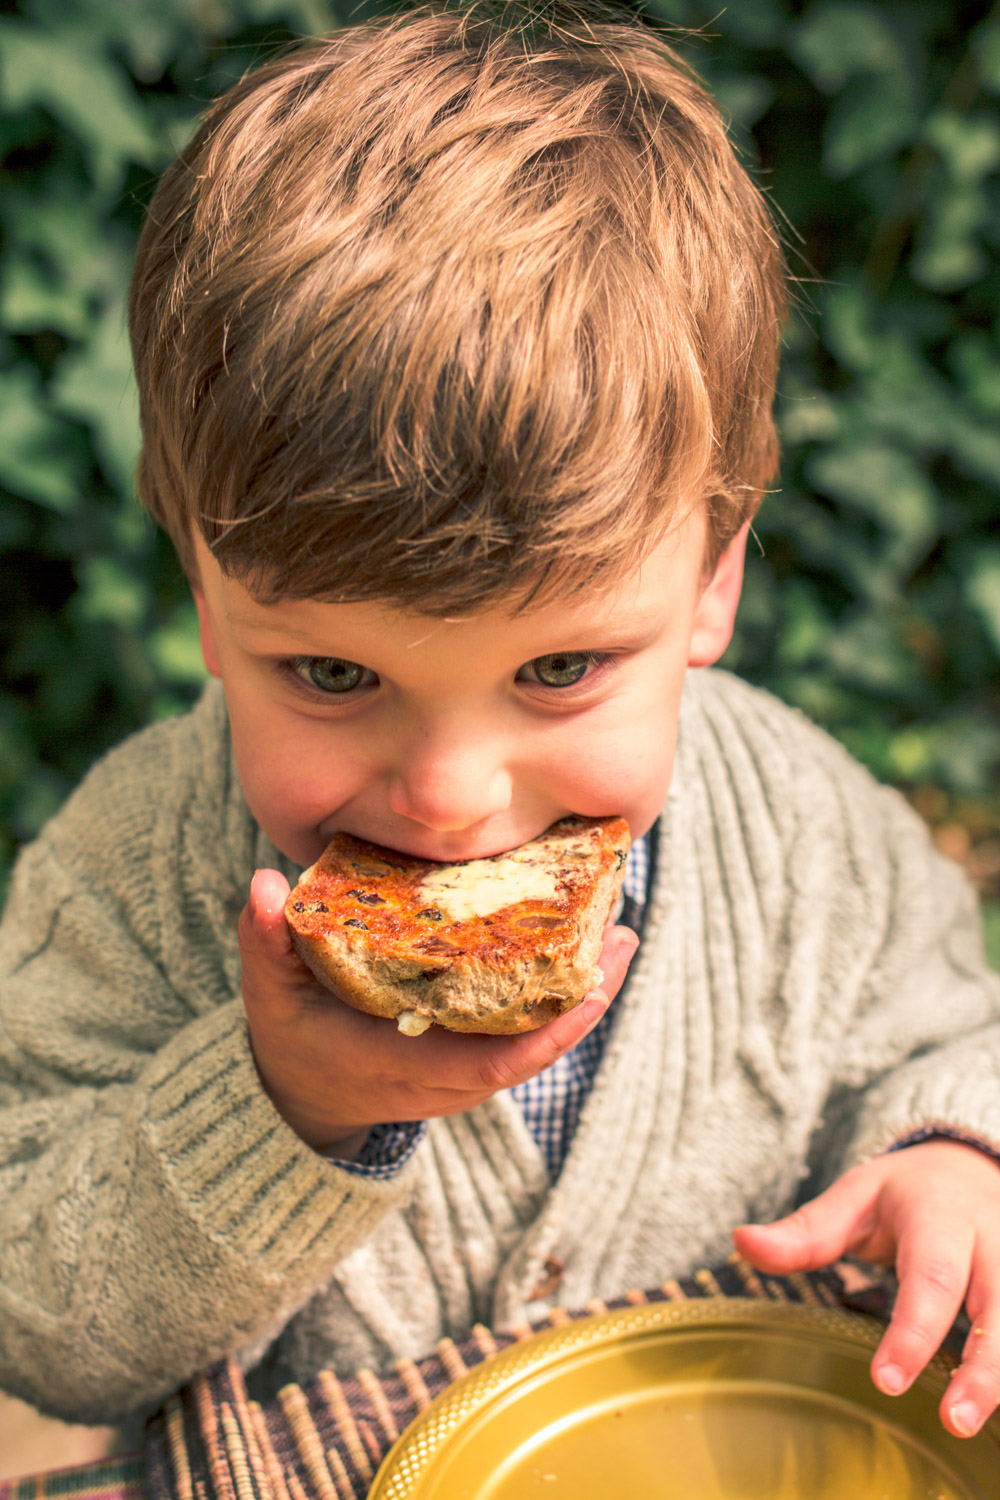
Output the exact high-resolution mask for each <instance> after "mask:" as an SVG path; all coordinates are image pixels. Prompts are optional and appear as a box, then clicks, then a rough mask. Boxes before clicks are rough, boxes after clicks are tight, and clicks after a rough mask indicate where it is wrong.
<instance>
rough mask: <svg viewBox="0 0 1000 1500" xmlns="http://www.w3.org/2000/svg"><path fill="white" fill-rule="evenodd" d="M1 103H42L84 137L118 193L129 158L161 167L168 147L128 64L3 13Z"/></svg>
mask: <svg viewBox="0 0 1000 1500" xmlns="http://www.w3.org/2000/svg"><path fill="white" fill-rule="evenodd" d="M0 103H2V104H3V106H4V107H5V108H6V109H7V110H10V111H12V112H13V111H17V110H23V109H26V108H27V107H28V106H29V105H32V104H39V105H41V106H42V108H43V109H47V110H48V111H49V112H50V114H52V115H54V116H55V118H56V119H57V120H59V121H60V123H61V124H63V125H64V126H65V127H66V128H67V129H68V130H70V131H71V132H72V133H73V134H74V135H75V136H77V137H78V139H79V141H80V145H81V146H82V148H83V150H84V152H85V154H86V156H87V158H88V160H89V162H90V166H91V171H92V173H93V177H94V182H95V184H96V185H97V187H98V188H100V189H101V190H102V191H103V192H105V193H113V192H116V191H117V189H118V188H119V187H120V186H121V182H122V177H123V175H124V171H125V167H126V165H127V163H128V162H130V161H134V162H138V163H140V164H141V165H144V166H150V167H151V166H154V165H156V164H157V163H158V162H159V161H160V158H161V154H162V153H161V149H160V146H159V143H158V142H157V141H156V139H155V137H154V136H153V134H152V132H151V131H150V130H149V127H148V126H147V124H146V119H145V116H144V115H143V112H142V109H141V108H140V105H139V101H138V99H137V98H136V96H135V94H134V92H133V90H132V89H131V87H130V85H129V83H128V82H127V80H126V78H125V75H124V74H123V73H122V71H121V69H120V68H119V67H118V66H117V65H116V64H115V63H113V62H112V61H111V60H110V59H109V58H107V57H105V56H102V55H101V54H100V53H99V52H96V51H89V50H88V49H87V48H85V47H83V46H81V45H80V43H79V41H78V40H76V39H74V41H73V43H72V44H70V43H69V42H65V41H63V40H62V39H61V38H59V37H58V36H51V35H46V34H44V33H43V32H41V31H39V30H38V29H36V28H35V27H32V26H28V25H25V24H24V23H23V22H20V21H11V20H6V19H0Z"/></svg>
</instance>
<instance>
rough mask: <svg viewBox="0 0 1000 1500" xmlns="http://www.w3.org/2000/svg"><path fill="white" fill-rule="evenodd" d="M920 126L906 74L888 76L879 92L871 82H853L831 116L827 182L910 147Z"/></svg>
mask: <svg viewBox="0 0 1000 1500" xmlns="http://www.w3.org/2000/svg"><path fill="white" fill-rule="evenodd" d="M919 126H920V120H919V116H918V114H917V109H916V102H915V99H914V92H913V85H912V82H911V81H910V78H909V77H908V75H907V74H906V73H902V72H900V73H887V74H885V76H884V77H881V78H879V80H878V84H877V86H873V82H872V80H871V79H870V78H857V79H854V80H852V81H851V82H850V83H849V84H848V85H847V87H846V88H845V89H844V90H843V92H842V93H841V95H840V97H839V98H838V99H837V101H836V103H835V104H834V106H833V108H832V110H831V111H830V115H829V118H828V120H827V127H826V132H825V135H824V139H823V166H824V168H825V169H826V171H827V172H829V174H830V176H831V177H849V176H850V175H851V174H852V173H853V172H857V171H859V170H860V169H861V168H862V167H868V166H870V165H871V164H872V163H873V162H877V161H881V160H882V158H883V157H886V156H889V155H891V154H892V152H894V151H897V150H899V148H900V147H901V146H906V145H909V144H910V142H911V141H913V140H914V139H915V137H916V136H917V134H918V131H919Z"/></svg>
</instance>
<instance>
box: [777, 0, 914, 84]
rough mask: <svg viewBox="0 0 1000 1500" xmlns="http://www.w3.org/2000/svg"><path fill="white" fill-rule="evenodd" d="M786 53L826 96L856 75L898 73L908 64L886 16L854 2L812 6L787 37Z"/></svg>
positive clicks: (833, 0)
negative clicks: (787, 52) (794, 59)
mask: <svg viewBox="0 0 1000 1500" xmlns="http://www.w3.org/2000/svg"><path fill="white" fill-rule="evenodd" d="M788 50H789V52H790V53H791V54H792V56H793V57H794V58H796V60H797V61H798V62H799V64H800V65H801V67H802V68H803V70H804V71H805V72H806V73H807V74H808V76H809V77H810V78H811V79H812V81H813V83H815V85H816V87H817V88H819V89H822V90H823V92H824V93H827V94H834V93H837V92H838V91H839V90H840V89H842V88H843V87H844V85H845V84H846V83H848V82H849V80H850V79H852V78H856V77H857V76H858V75H859V74H872V73H878V74H885V73H899V72H902V71H903V70H904V69H905V67H906V58H905V55H904V53H903V51H902V49H901V48H900V45H899V41H898V36H897V34H896V32H895V31H894V29H893V27H892V26H891V25H890V22H889V18H888V16H887V15H886V14H885V11H884V10H882V9H881V8H880V7H878V6H876V5H865V4H857V3H853V0H828V3H826V4H820V5H815V6H813V7H812V9H811V10H810V11H809V12H808V14H807V15H806V16H805V18H804V19H803V20H802V21H800V22H799V24H798V25H797V26H794V27H792V29H791V30H790V32H789V36H788Z"/></svg>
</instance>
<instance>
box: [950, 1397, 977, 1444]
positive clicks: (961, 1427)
mask: <svg viewBox="0 0 1000 1500" xmlns="http://www.w3.org/2000/svg"><path fill="white" fill-rule="evenodd" d="M951 1422H952V1426H953V1427H954V1428H955V1431H956V1432H960V1433H961V1434H962V1436H963V1437H971V1436H972V1434H973V1433H974V1432H978V1431H979V1413H978V1411H977V1410H976V1408H975V1407H974V1406H973V1404H972V1402H971V1401H960V1402H959V1403H958V1405H957V1406H953V1407H952V1409H951Z"/></svg>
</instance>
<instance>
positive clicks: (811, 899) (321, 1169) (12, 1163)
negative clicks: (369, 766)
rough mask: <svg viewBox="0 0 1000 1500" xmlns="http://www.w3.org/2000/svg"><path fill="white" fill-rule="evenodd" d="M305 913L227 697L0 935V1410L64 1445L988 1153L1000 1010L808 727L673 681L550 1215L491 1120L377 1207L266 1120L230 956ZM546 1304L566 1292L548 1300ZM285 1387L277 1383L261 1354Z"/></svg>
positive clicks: (734, 686) (415, 1343)
mask: <svg viewBox="0 0 1000 1500" xmlns="http://www.w3.org/2000/svg"><path fill="white" fill-rule="evenodd" d="M262 865H275V866H277V867H278V868H281V869H283V870H284V871H285V873H286V874H287V875H288V876H289V877H293V876H294V875H295V873H296V872H295V871H294V869H292V868H290V866H289V864H288V861H287V860H285V859H284V858H283V857H282V856H281V855H279V854H278V853H277V851H276V850H275V849H274V848H273V847H272V846H271V845H270V844H269V843H268V841H267V840H266V839H265V838H264V836H263V834H262V833H261V831H260V830H259V828H258V827H257V826H256V824H255V823H254V821H253V819H252V817H251V815H250V813H249V812H248V809H247V807H246V804H245V802H244V799H243V796H242V794H241V791H240V788H239V785H238V782H237V779H236V775H235V771H234V767H233V760H232V753H231V748H230V744H229V739H228V732H227V724H226V715H225V707H224V702H223V699H222V696H221V693H220V691H219V689H218V688H217V686H216V685H214V684H213V685H212V686H210V687H209V688H208V689H207V690H206V692H205V694H204V696H203V698H202V699H201V701H200V703H199V704H198V706H197V707H196V708H195V709H194V710H193V711H192V712H191V713H190V714H187V715H184V716H182V717H179V718H176V719H173V720H170V721H167V722H164V723H160V724H157V725H155V726H153V727H152V728H150V729H148V730H145V731H143V732H141V733H140V734H138V735H136V736H134V737H133V738H132V739H130V740H128V741H126V743H125V744H124V745H122V746H121V747H119V748H118V749H117V750H116V751H114V752H112V753H111V754H110V755H108V756H107V757H105V759H104V760H102V761H101V762H99V763H98V764H97V765H96V766H95V767H94V769H93V770H92V771H91V773H90V774H89V775H88V776H87V778H86V779H85V781H84V782H83V784H82V785H81V786H80V788H79V789H78V790H77V792H76V793H75V794H74V795H73V796H72V797H71V798H70V800H69V801H68V803H67V804H66V806H65V807H64V808H63V810H62V811H61V812H60V813H59V814H58V815H57V817H55V818H54V819H53V820H52V822H51V823H50V824H49V825H48V826H47V827H46V829H45V830H44V831H43V833H42V834H41V836H40V837H39V838H38V839H37V840H36V841H35V842H34V843H33V844H32V845H30V846H29V847H28V848H27V849H26V850H25V851H24V852H23V854H22V856H21V858H20V860H19V862H18V864H17V867H16V871H15V874H14V878H13V881H12V886H11V890H10V896H9V900H8V905H7V911H6V914H5V918H4V921H3V924H2V928H0V1388H4V1389H7V1390H10V1391H12V1392H14V1393H16V1394H18V1395H20V1396H21V1397H22V1398H24V1399H26V1400H29V1401H31V1402H33V1403H35V1404H36V1405H38V1406H40V1407H42V1408H43V1409H44V1410H47V1411H50V1412H52V1413H54V1414H56V1415H61V1416H63V1417H66V1418H70V1419H75V1420H78V1421H109V1420H116V1419H118V1418H120V1417H121V1416H122V1415H123V1414H125V1413H127V1412H129V1411H134V1410H136V1409H138V1408H141V1407H143V1406H145V1405H147V1404H150V1403H153V1402H155V1401H157V1400H159V1399H161V1398H162V1397H163V1396H164V1395H165V1394H166V1393H167V1392H169V1391H170V1390H171V1389H172V1388H174V1387H176V1386H177V1385H178V1384H180V1383H181V1382H182V1381H183V1380H185V1379H186V1378H187V1377H189V1376H190V1375H192V1374H193V1373H194V1372H195V1371H196V1370H198V1369H200V1368H203V1367H204V1366H207V1365H208V1364H210V1363H211V1362H212V1361H214V1360H216V1359H217V1358H219V1357H220V1356H221V1355H223V1354H224V1353H227V1352H230V1351H235V1352H236V1353H237V1355H238V1357H239V1358H240V1359H241V1361H242V1363H243V1364H244V1366H245V1367H247V1368H249V1367H251V1366H252V1365H254V1364H255V1363H256V1362H257V1361H258V1360H260V1359H261V1358H262V1356H263V1355H264V1353H265V1351H267V1350H268V1348H269V1346H270V1345H272V1343H273V1342H274V1341H276V1340H277V1341H279V1342H278V1348H279V1349H280V1353H281V1360H282V1364H283V1367H284V1368H285V1369H288V1370H290V1371H291V1372H292V1373H293V1374H294V1375H295V1376H296V1377H297V1378H299V1379H303V1378H306V1377H308V1375H309V1374H311V1373H312V1372H314V1371H315V1370H316V1369H317V1368H319V1367H320V1366H322V1365H330V1366H332V1367H333V1368H335V1369H338V1370H341V1371H345V1370H353V1369H354V1368H357V1367H358V1366H359V1365H362V1364H368V1365H377V1364H379V1363H381V1362H384V1361H386V1360H388V1359H390V1358H392V1357H397V1356H401V1355H411V1356H415V1357H419V1356H421V1355H423V1354H425V1353H427V1352H428V1351H429V1350H431V1349H432V1348H433V1346H434V1343H435V1341H436V1340H438V1339H439V1338H441V1337H442V1336H444V1335H451V1336H453V1337H457V1336H459V1335H462V1334H464V1333H465V1332H466V1331H467V1330H468V1329H469V1328H470V1326H471V1325H472V1324H473V1323H474V1322H476V1321H483V1322H486V1323H488V1324H491V1325H493V1326H496V1327H501V1328H502V1327H504V1326H505V1325H510V1324H511V1323H512V1322H514V1321H516V1320H520V1319H524V1318H533V1317H537V1316H540V1315H542V1314H543V1313H544V1311H545V1310H546V1308H547V1307H548V1305H549V1304H548V1303H547V1302H546V1301H545V1300H544V1298H541V1297H539V1296H538V1295H537V1289H538V1284H539V1283H540V1282H542V1281H543V1280H544V1279H545V1272H544V1267H545V1263H546V1261H547V1260H550V1258H551V1259H552V1260H555V1261H558V1262H559V1263H560V1264H561V1266H562V1268H563V1272H562V1280H561V1284H560V1285H559V1287H558V1289H557V1294H556V1295H557V1297H558V1300H559V1302H560V1303H562V1304H563V1305H565V1306H580V1305H583V1304H585V1303H586V1302H587V1300H588V1299H589V1298H591V1297H594V1296H604V1297H609V1296H615V1295H617V1294H620V1293H621V1292H622V1291H623V1290H625V1289H627V1288H629V1287H633V1286H639V1285H643V1284H645V1285H652V1284H655V1283H657V1282H659V1281H661V1280H662V1279H663V1278H665V1277H667V1276H677V1275H681V1274H684V1273H685V1272H687V1271H688V1270H690V1269H691V1268H692V1267H694V1266H696V1265H697V1264H699V1263H706V1262H709V1263H710V1262H712V1261H715V1260H718V1259H721V1258H723V1257H725V1255H726V1254H727V1253H728V1251H729V1249H730V1233H731V1230H732V1228H733V1227H734V1226H735V1225H737V1224H740V1223H743V1222H745V1221H747V1220H760V1219H767V1218H769V1217H771V1216H773V1215H775V1214H777V1213H780V1212H782V1211H784V1210H786V1209H787V1208H788V1207H789V1206H790V1205H791V1204H792V1203H793V1201H795V1199H796V1197H797V1195H800V1194H801V1193H802V1192H804V1191H814V1190H815V1189H817V1188H819V1187H822V1185H823V1184H825V1183H827V1182H829V1181H830V1180H832V1178H833V1177H835V1176H836V1175H837V1174H838V1173H840V1172H841V1171H842V1170H843V1169H844V1168H845V1167H846V1166H848V1165H850V1164H851V1163H854V1162H857V1161H859V1160H862V1159H865V1158H867V1157H870V1156H872V1155H873V1154H875V1153H877V1152H880V1151H882V1150H884V1149H885V1148H887V1147H888V1146H889V1145H891V1144H892V1143H893V1142H894V1141H897V1140H899V1139H900V1138H904V1137H906V1136H907V1135H909V1134H910V1133H911V1132H913V1131H915V1130H919V1129H921V1128H923V1127H927V1126H933V1127H938V1128H943V1129H947V1130H951V1131H955V1132H958V1133H961V1134H966V1135H969V1136H972V1137H974V1138H975V1139H976V1140H978V1141H980V1142H982V1143H983V1144H984V1145H985V1146H986V1147H987V1148H996V1149H1000V976H998V975H996V974H993V973H991V972H990V971H989V970H988V969H987V968H986V967H985V965H984V961H983V957H982V951H981V942H980V937H979V929H978V914H977V911H976V902H975V898H974V895H973V893H972V892H971V891H970V889H969V888H968V886H967V884H966V882H965V880H964V878H963V877H962V875H961V874H960V872H959V870H958V869H957V867H955V866H953V865H951V864H950V863H949V862H947V861H945V860H944V859H942V858H941V857H940V856H938V855H937V854H936V853H935V851H934V850H933V848H932V846H931V844H930V841H929V840H928V838H927V836H926V834H925V832H924V829H923V827H922V825H921V824H920V822H919V820H918V819H917V818H916V817H915V816H914V815H913V814H912V813H911V812H910V810H909V809H908V808H907V807H906V805H905V803H904V802H903V800H902V799H901V798H900V797H899V796H897V795H896V794H895V793H893V792H890V791H887V790H885V789H884V788H880V787H878V786H877V785H876V784H875V783H874V782H873V781H872V779H871V778H870V777H869V776H868V774H867V773H866V772H865V771H863V770H862V769H861V768H860V767H859V766H857V765H856V764H855V763H854V762H853V761H852V760H851V759H850V758H849V757H848V756H847V755H846V753H845V752H844V751H843V750H842V749H841V748H840V747H839V746H838V745H837V744H835V743H834V742H833V741H832V740H831V739H829V738H828V737H827V736H826V735H824V734H823V733H822V732H821V731H819V730H818V729H816V728H815V727H814V726H813V725H811V724H810V723H808V721H807V720H806V719H804V718H803V717H802V716H801V715H800V714H798V713H797V712H795V711H793V710H790V709H788V708H787V707H785V706H783V705H781V704H779V703H778V702H777V701H776V700H775V699H773V698H771V697H770V696H768V695H767V694H765V693H763V692H761V691H759V690H757V689H754V688H751V687H749V686H747V685H746V684H744V683H742V682H740V681H739V680H737V679H736V678H733V677H731V676H729V675H728V674H726V673H722V672H718V671H709V670H701V671H696V672H692V673H690V674H689V680H688V683H687V686H686V688H685V694H684V701H683V706H682V713H681V724H680V735H679V745H678V756H677V764H676V769H675V773H674V778H673V784H672V787H671V791H670V796H669V799H668V802H667V806H666V807H665V809H664V811H663V814H662V819H661V840H660V854H659V860H658V871H657V876H656V880H655V884H654V888H653V889H652V890H651V892H650V899H649V904H648V907H647V915H646V923H645V929H644V935H643V941H642V945H641V947H640V951H639V954H638V956H637V957H636V959H635V960H634V961H633V965H632V970H631V974H630V977H629V980H628V983H627V986H626V988H625V990H624V991H623V994H622V995H621V997H620V998H619V1000H618V1001H617V1002H616V1010H617V1016H616V1019H615V1022H614V1025H613V1028H612V1031H611V1036H610V1038H609V1041H608V1045H607V1048H606V1051H605V1053H604V1057H603V1060H602V1062H601V1066H600V1069H599V1072H598V1075H597V1078H596V1081H595V1084H594V1087H593V1090H592V1092H591V1094H590V1096H589V1098H588V1100H587V1103H586V1105H585V1107H584V1110H583V1113H582V1116H581V1119H580V1123H579V1126H578V1128H577V1132H576V1135H575V1137H574V1140H573V1143H572V1146H571V1149H570V1152H569V1156H568V1158H567V1160H566V1162H565V1165H564V1167H563V1170H562V1172H561V1174H560V1175H559V1178H558V1180H557V1181H555V1182H552V1181H550V1179H549V1177H548V1174H547V1172H546V1168H545V1164H544V1161H543V1158H542V1155H541V1152H540V1150H539V1148H538V1146H537V1144H536V1143H535V1141H534V1140H533V1138H532V1136H531V1134H530V1132H529V1130H528V1129H527V1127H526V1125H525V1123H524V1120H523V1118H522V1116H521V1114H520V1111H519V1110H518V1108H517V1106H516V1104H515V1102H514V1101H513V1100H512V1099H511V1098H510V1096H509V1095H505V1094H501V1095H498V1096H496V1097H495V1098H493V1099H492V1100H490V1101H489V1102H488V1103H486V1104H484V1105H481V1106H478V1107H477V1108H475V1109H473V1110H470V1111H469V1112H468V1113H467V1114H464V1115H459V1116H456V1117H454V1118H450V1119H440V1120H433V1121H431V1123H430V1126H429V1129H428V1132H427V1135H426V1138H425V1139H424V1140H423V1141H422V1142H421V1144H420V1145H419V1147H418V1149H417V1150H416V1151H415V1153H414V1155H413V1157H412V1158H411V1160H410V1161H409V1162H408V1164H407V1165H406V1166H405V1167H404V1168H403V1169H402V1170H401V1171H400V1172H399V1173H398V1174H397V1175H396V1176H394V1177H392V1178H391V1179H389V1180H386V1181H383V1180H371V1179H368V1178H365V1177H362V1176H358V1175H357V1174H355V1173H350V1172H347V1171H345V1170H343V1169H342V1168H341V1167H339V1166H338V1165H337V1164H336V1163H335V1162H331V1161H329V1160H327V1159H326V1158H324V1157H323V1156H322V1155H320V1154H318V1153H317V1152H314V1151H312V1150H311V1149H310V1148H309V1147H308V1146H307V1145H305V1144H304V1142H302V1141H301V1140H300V1139H299V1138H298V1136H296V1135H295V1133H294V1132H293V1131H292V1130H291V1128H290V1127H289V1126H288V1125H287V1124H286V1123H285V1122H284V1120H282V1119H281V1118H280V1117H279V1115H278V1114H277V1113H276V1111H275V1110H274V1108H273V1106H272V1105H271V1103H270V1101H269V1100H268V1098H267V1095H266V1094H265V1092H264V1090H263V1089H262V1087H261V1084H260V1081H259V1079H258V1075H257V1073H256V1070H255V1067H254V1062H253V1057H252V1054H251V1050H250V1046H249V1042H248V1033H247V1027H246V1024H245V1019H244V1014H243V1009H242V1005H241V1002H240V999H239V960H238V951H237V943H236V922H237V917H238V914H239V911H240V908H241V907H242V905H243V904H244V902H245V900H246V896H247V890H248V886H249V881H250V877H251V874H252V872H253V870H254V869H255V868H256V867H258V866H262ZM550 1269H551V1268H550ZM272 1356H273V1351H272Z"/></svg>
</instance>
